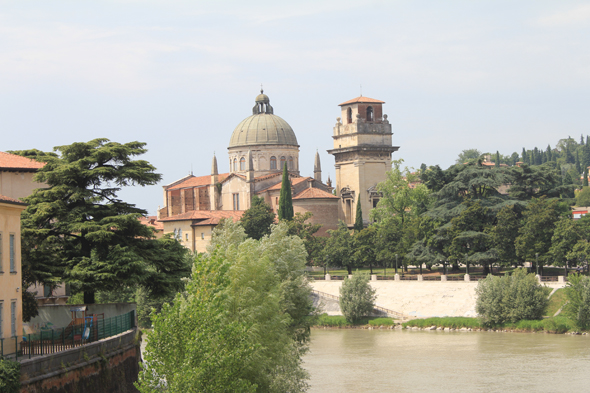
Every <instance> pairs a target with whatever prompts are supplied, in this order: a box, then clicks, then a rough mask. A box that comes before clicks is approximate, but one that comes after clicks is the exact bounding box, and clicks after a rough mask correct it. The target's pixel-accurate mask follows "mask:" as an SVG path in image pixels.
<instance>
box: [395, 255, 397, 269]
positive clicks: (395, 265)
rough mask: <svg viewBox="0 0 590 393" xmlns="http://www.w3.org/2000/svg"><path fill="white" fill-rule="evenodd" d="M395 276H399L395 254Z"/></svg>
mask: <svg viewBox="0 0 590 393" xmlns="http://www.w3.org/2000/svg"><path fill="white" fill-rule="evenodd" d="M395 274H397V254H395Z"/></svg>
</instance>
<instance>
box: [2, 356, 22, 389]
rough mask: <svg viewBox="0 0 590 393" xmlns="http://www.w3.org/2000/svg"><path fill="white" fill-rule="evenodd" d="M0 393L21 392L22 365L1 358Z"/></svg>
mask: <svg viewBox="0 0 590 393" xmlns="http://www.w3.org/2000/svg"><path fill="white" fill-rule="evenodd" d="M0 392H3V393H4V392H5V393H18V392H20V363H18V362H12V361H10V360H6V359H2V358H0Z"/></svg>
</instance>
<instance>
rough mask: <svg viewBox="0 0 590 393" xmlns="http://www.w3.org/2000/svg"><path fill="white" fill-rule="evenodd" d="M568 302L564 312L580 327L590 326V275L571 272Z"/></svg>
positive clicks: (568, 285) (584, 328) (568, 284)
mask: <svg viewBox="0 0 590 393" xmlns="http://www.w3.org/2000/svg"><path fill="white" fill-rule="evenodd" d="M566 294H567V299H568V302H567V303H566V305H565V306H564V314H565V315H566V316H568V317H569V318H570V319H572V320H573V321H575V323H576V325H577V326H578V328H579V329H583V330H587V329H589V328H590V277H588V276H582V275H579V274H576V273H574V274H570V275H569V276H568V283H567V287H566Z"/></svg>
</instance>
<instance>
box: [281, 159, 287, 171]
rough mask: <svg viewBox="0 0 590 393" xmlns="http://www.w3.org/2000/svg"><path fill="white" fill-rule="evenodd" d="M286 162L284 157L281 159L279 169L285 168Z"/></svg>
mask: <svg viewBox="0 0 590 393" xmlns="http://www.w3.org/2000/svg"><path fill="white" fill-rule="evenodd" d="M286 161H287V159H286V158H285V156H282V157H281V169H283V168H285V162H286Z"/></svg>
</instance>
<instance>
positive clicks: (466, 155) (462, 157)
mask: <svg viewBox="0 0 590 393" xmlns="http://www.w3.org/2000/svg"><path fill="white" fill-rule="evenodd" d="M480 156H481V151H479V150H477V149H465V150H463V151H462V152H461V153H459V157H457V160H455V163H456V164H464V163H466V162H468V161H473V160H477V159H478V158H479V157H480Z"/></svg>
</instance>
